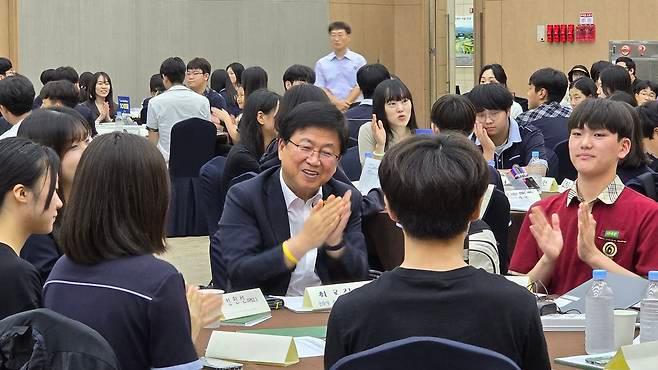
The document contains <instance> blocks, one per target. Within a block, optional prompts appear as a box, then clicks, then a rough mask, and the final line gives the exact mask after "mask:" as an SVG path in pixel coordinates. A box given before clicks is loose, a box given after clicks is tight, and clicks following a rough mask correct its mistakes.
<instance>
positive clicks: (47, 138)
mask: <svg viewBox="0 0 658 370" xmlns="http://www.w3.org/2000/svg"><path fill="white" fill-rule="evenodd" d="M58 82H61V83H67V84H70V82H68V81H58ZM50 83H57V82H50ZM49 101H50V99H49V98H46V99H45V100H44V103H46V104H48V103H49ZM18 136H20V137H25V138H28V139H30V140H33V141H35V142H37V143H39V144H42V145H45V146H48V147H50V148H52V149H53V150H54V151H55V153H57V155H58V156H59V159H60V161H61V167H60V170H59V174H58V175H59V176H58V184H59V187H58V188H57V194H58V195H59V198H60V199H61V200H62V202H63V203H66V202H67V201H68V200H69V199H70V197H71V187H72V186H73V178H74V177H75V171H76V168H77V167H78V162H79V161H80V156H81V155H82V153H83V152H84V151H85V149H86V148H87V145H88V144H89V141H90V136H91V130H90V129H89V127H88V126H87V125H86V122H85V120H84V118H83V117H82V116H81V115H80V114H79V113H78V112H76V111H75V110H73V109H71V108H67V107H55V108H50V109H37V110H35V111H34V112H33V113H32V114H31V115H29V116H28V117H27V118H26V119H25V121H23V123H22V124H21V127H20V128H19V129H18ZM61 214H63V212H60V217H58V218H57V219H56V220H55V226H54V230H53V232H52V233H48V234H33V235H31V236H30V237H29V238H28V239H27V241H26V242H25V245H24V246H23V249H22V250H21V258H23V259H24V260H26V261H28V262H30V263H31V264H32V265H34V267H35V268H36V269H37V271H39V275H41V279H42V281H46V279H48V275H49V274H50V270H52V269H53V266H55V262H57V260H58V259H59V257H61V256H62V252H61V250H60V248H59V247H58V246H57V242H56V241H55V235H56V234H57V232H58V230H59V226H60V224H61V221H62V220H61V218H62V217H61Z"/></svg>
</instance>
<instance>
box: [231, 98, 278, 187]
mask: <svg viewBox="0 0 658 370" xmlns="http://www.w3.org/2000/svg"><path fill="white" fill-rule="evenodd" d="M279 100H281V96H279V94H277V93H275V92H272V91H269V90H265V89H261V90H256V91H255V92H254V93H253V94H251V96H250V97H249V99H248V100H247V104H245V106H244V111H243V113H242V119H241V120H240V142H239V143H238V144H235V145H233V146H232V147H231V150H230V151H229V153H228V156H227V157H226V164H225V165H224V172H223V174H222V181H223V184H222V185H223V189H224V191H227V190H228V189H229V185H230V184H231V180H233V178H235V177H237V176H240V175H242V174H243V173H247V172H259V167H260V164H259V163H258V160H259V159H260V158H261V157H262V156H263V154H264V153H265V149H266V148H267V147H268V146H269V145H270V143H271V142H272V141H273V140H274V139H275V138H276V135H277V133H276V128H275V127H274V120H275V117H276V114H277V111H278V110H279Z"/></svg>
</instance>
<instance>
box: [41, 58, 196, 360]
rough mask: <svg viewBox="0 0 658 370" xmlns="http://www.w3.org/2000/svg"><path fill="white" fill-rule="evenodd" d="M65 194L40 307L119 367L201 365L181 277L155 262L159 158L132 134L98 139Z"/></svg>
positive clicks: (161, 224)
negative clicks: (76, 325) (89, 335)
mask: <svg viewBox="0 0 658 370" xmlns="http://www.w3.org/2000/svg"><path fill="white" fill-rule="evenodd" d="M184 71H185V70H184V65H183V70H182V72H183V73H184ZM191 93H192V94H196V93H194V92H191ZM199 98H201V99H204V100H205V101H206V103H207V99H205V98H204V97H201V96H200V97H199ZM71 194H72V196H71V199H70V200H68V201H67V204H66V208H67V209H66V217H64V219H63V222H62V225H61V229H60V234H59V238H58V239H59V242H60V246H61V248H62V250H63V251H64V256H62V258H60V259H59V260H58V261H57V263H56V264H55V267H54V268H53V270H52V272H51V273H50V276H49V278H48V281H46V283H45V284H44V288H43V303H44V306H45V307H46V308H49V309H51V310H53V311H55V312H58V313H60V314H63V315H64V316H67V317H69V318H71V319H74V320H77V321H79V322H81V323H83V324H85V325H87V326H89V327H91V328H92V329H94V330H96V331H97V332H98V333H99V334H101V335H102V336H103V337H104V338H105V339H107V341H108V342H109V343H110V345H111V346H112V349H113V350H114V353H115V354H116V356H117V359H118V360H119V362H120V364H121V368H122V369H151V368H181V369H200V368H201V363H200V362H199V361H198V357H197V354H196V351H195V349H194V345H193V340H192V339H193V338H192V337H191V333H192V328H193V327H192V324H191V322H190V311H189V309H188V303H187V301H186V295H185V282H184V280H183V276H182V275H181V273H180V272H178V271H177V270H176V269H175V268H174V267H173V266H172V265H170V264H169V263H167V262H165V261H164V260H161V259H159V258H157V257H155V256H154V254H159V253H163V252H164V251H165V250H166V245H165V219H166V215H167V208H168V206H169V197H170V195H169V174H168V171H167V167H166V164H165V161H164V160H163V158H162V155H161V154H160V152H159V151H158V150H157V149H156V148H155V147H154V146H153V145H151V144H150V143H149V142H148V141H147V140H146V139H144V138H142V137H139V136H137V135H131V134H126V133H118V132H115V133H110V134H105V135H101V136H99V137H98V138H96V139H94V140H93V141H92V142H91V144H89V147H88V148H87V150H86V151H85V153H84V154H83V156H82V158H81V160H80V164H79V165H78V170H77V173H76V180H75V182H74V184H73V189H72V191H71ZM136 200H138V201H136ZM80 225H85V227H80Z"/></svg>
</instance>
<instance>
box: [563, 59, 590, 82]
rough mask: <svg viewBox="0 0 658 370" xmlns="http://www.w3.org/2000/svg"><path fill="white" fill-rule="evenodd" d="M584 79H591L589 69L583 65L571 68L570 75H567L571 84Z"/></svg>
mask: <svg viewBox="0 0 658 370" xmlns="http://www.w3.org/2000/svg"><path fill="white" fill-rule="evenodd" d="M583 77H587V78H589V71H588V70H587V67H585V66H584V65H582V64H576V65H575V66H573V67H571V69H570V70H569V73H567V79H568V80H569V84H572V83H574V82H576V81H578V80H579V79H581V78H583Z"/></svg>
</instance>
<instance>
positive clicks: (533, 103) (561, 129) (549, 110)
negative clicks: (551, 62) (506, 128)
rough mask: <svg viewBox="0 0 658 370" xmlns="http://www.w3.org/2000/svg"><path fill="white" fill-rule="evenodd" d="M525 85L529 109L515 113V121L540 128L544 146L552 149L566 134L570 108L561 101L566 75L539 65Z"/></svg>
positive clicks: (565, 137)
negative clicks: (539, 67) (516, 115)
mask: <svg viewBox="0 0 658 370" xmlns="http://www.w3.org/2000/svg"><path fill="white" fill-rule="evenodd" d="M528 85H529V87H528V108H530V110H528V111H527V112H523V113H522V114H520V115H519V116H518V117H516V121H517V122H518V124H519V125H520V126H524V125H528V124H532V125H533V126H535V127H537V128H538V129H539V130H541V132H542V134H543V135H544V142H545V144H546V147H547V148H549V149H553V148H554V147H555V145H557V144H558V143H560V142H562V141H564V140H567V138H568V137H569V133H568V132H567V119H568V118H569V115H570V114H571V108H570V107H565V106H563V105H562V104H561V103H560V102H561V101H562V99H563V98H564V95H565V94H566V92H567V90H568V88H569V82H568V81H567V76H565V74H564V73H562V72H561V71H558V70H556V69H553V68H542V69H540V70H537V71H535V72H534V73H533V74H532V76H530V80H529V81H528Z"/></svg>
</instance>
